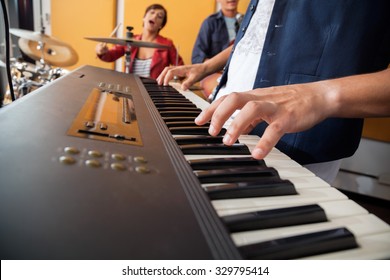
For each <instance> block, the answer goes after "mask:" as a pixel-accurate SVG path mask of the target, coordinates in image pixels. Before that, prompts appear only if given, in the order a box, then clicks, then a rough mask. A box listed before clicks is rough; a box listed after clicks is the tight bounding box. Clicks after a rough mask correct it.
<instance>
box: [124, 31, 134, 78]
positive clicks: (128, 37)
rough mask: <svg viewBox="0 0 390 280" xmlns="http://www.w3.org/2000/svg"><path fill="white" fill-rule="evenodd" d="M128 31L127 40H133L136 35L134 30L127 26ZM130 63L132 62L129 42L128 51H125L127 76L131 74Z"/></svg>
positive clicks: (128, 43)
mask: <svg viewBox="0 0 390 280" xmlns="http://www.w3.org/2000/svg"><path fill="white" fill-rule="evenodd" d="M126 29H127V32H126V38H127V39H131V38H133V36H134V34H133V32H131V31H132V30H133V27H132V26H127V27H126ZM130 62H131V43H130V42H127V43H126V51H125V73H126V74H129V73H130Z"/></svg>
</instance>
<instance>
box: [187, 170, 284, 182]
mask: <svg viewBox="0 0 390 280" xmlns="http://www.w3.org/2000/svg"><path fill="white" fill-rule="evenodd" d="M194 173H195V175H196V176H197V177H198V180H199V181H200V183H202V184H209V183H221V184H224V183H239V182H254V181H257V180H258V179H259V178H262V177H277V176H279V174H278V172H277V171H276V169H275V168H272V167H263V166H257V167H253V166H252V167H241V168H228V169H218V170H208V171H194Z"/></svg>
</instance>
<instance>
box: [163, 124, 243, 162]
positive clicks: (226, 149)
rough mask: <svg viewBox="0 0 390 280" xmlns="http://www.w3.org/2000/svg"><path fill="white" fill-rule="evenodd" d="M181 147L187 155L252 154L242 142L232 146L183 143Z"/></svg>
mask: <svg viewBox="0 0 390 280" xmlns="http://www.w3.org/2000/svg"><path fill="white" fill-rule="evenodd" d="M173 129H175V128H172V129H171V132H172V130H173ZM176 134H180V133H176ZM182 134H183V133H182ZM180 149H181V151H182V152H183V154H185V155H250V151H249V149H248V147H247V146H246V145H245V144H241V143H236V144H233V145H231V146H227V145H224V144H193V145H181V146H180Z"/></svg>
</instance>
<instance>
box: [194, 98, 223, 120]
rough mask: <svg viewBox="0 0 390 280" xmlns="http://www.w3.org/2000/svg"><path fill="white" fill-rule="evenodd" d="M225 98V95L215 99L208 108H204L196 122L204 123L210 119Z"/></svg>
mask: <svg viewBox="0 0 390 280" xmlns="http://www.w3.org/2000/svg"><path fill="white" fill-rule="evenodd" d="M224 98H225V96H224V97H222V98H220V99H218V100H216V101H214V102H213V103H211V104H210V105H209V106H208V107H207V108H205V109H203V111H202V112H201V113H200V114H199V115H198V116H197V117H196V119H195V123H196V124H197V125H203V124H205V123H207V122H208V121H210V120H211V117H212V116H213V114H214V111H215V109H216V108H217V107H218V106H219V104H220V103H221V102H222V101H223V99H224Z"/></svg>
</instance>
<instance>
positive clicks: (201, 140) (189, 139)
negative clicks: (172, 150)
mask: <svg viewBox="0 0 390 280" xmlns="http://www.w3.org/2000/svg"><path fill="white" fill-rule="evenodd" d="M222 139H223V137H222V136H210V135H206V136H203V135H194V136H179V137H175V141H176V143H177V144H178V145H180V146H181V145H194V144H222ZM236 143H238V141H236Z"/></svg>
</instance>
